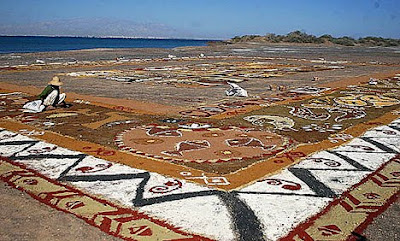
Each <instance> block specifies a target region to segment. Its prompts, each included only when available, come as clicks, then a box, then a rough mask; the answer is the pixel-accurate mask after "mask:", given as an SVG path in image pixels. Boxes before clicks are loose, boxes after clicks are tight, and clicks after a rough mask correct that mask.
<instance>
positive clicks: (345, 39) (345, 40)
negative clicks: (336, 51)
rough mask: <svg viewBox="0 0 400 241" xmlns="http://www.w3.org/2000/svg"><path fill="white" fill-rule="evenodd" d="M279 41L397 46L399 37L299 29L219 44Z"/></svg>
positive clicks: (238, 38) (399, 41) (246, 37)
mask: <svg viewBox="0 0 400 241" xmlns="http://www.w3.org/2000/svg"><path fill="white" fill-rule="evenodd" d="M248 42H262V43H279V44H283V43H285V44H316V45H342V46H361V47H378V46H379V47H397V46H400V39H393V38H382V37H374V36H368V37H363V38H358V39H354V38H352V37H349V36H342V37H333V36H331V35H329V34H324V35H321V36H319V37H317V36H314V35H311V34H307V33H304V32H301V31H294V32H291V33H288V34H286V35H276V34H266V35H264V36H260V35H244V36H236V37H234V38H232V39H229V40H226V41H222V42H221V43H220V44H233V43H248Z"/></svg>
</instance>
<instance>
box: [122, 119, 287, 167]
mask: <svg viewBox="0 0 400 241" xmlns="http://www.w3.org/2000/svg"><path fill="white" fill-rule="evenodd" d="M115 141H116V144H117V145H118V146H119V147H120V149H122V150H126V151H130V152H133V153H136V154H139V155H145V156H147V157H152V158H156V159H162V160H168V161H180V162H197V163H216V162H228V161H237V160H259V159H265V158H268V157H270V156H272V155H276V154H277V153H279V152H281V151H283V150H285V149H287V148H288V147H289V145H290V144H291V142H290V141H288V140H287V139H285V138H284V137H282V136H280V135H278V134H275V133H272V132H268V131H256V130H249V129H243V128H238V127H228V128H223V129H222V128H205V129H195V130H191V129H182V128H171V127H168V126H158V125H148V126H137V127H134V128H131V129H129V130H126V131H124V132H122V133H121V134H119V135H117V137H116V138H115Z"/></svg>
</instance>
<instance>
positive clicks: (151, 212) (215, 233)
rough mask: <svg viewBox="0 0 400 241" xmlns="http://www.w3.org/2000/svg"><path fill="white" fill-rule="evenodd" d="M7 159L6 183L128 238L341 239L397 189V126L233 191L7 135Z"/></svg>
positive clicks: (0, 174)
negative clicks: (89, 207) (89, 204)
mask: <svg viewBox="0 0 400 241" xmlns="http://www.w3.org/2000/svg"><path fill="white" fill-rule="evenodd" d="M0 153H1V156H2V157H3V159H2V161H1V162H0V178H1V179H2V180H3V181H5V182H7V183H9V184H10V185H14V186H15V187H18V188H19V189H21V190H24V191H26V192H28V193H29V194H30V195H31V196H33V197H34V198H36V199H38V200H39V201H41V202H43V203H46V204H48V205H50V206H53V207H55V208H58V209H60V210H64V211H66V212H69V213H73V214H74V215H76V216H78V217H80V218H83V219H84V220H85V221H86V222H88V223H90V224H92V225H94V226H97V227H99V228H100V229H101V230H103V231H105V232H107V233H110V234H113V235H115V236H118V237H121V238H124V239H126V240H130V239H131V238H134V239H139V240H155V238H156V239H160V240H178V239H179V240H184V239H188V240H206V239H207V238H209V239H216V240H279V239H282V240H328V239H329V240H344V239H346V238H347V237H349V236H351V232H352V231H354V230H355V231H358V232H360V231H361V230H362V228H363V227H364V226H365V225H366V223H368V222H370V221H371V220H372V218H373V217H374V216H376V215H378V214H379V213H380V212H382V211H383V210H384V209H385V207H387V206H388V205H389V204H390V203H391V202H393V201H394V200H396V195H398V193H399V191H400V179H399V178H400V175H399V173H400V156H399V153H400V119H397V120H395V121H393V122H392V123H390V124H388V125H383V126H379V127H376V128H374V129H371V130H369V131H367V132H366V133H364V134H363V135H361V136H360V137H358V138H354V139H353V140H351V141H350V142H347V143H345V144H343V145H341V146H338V147H336V148H334V149H330V150H323V151H319V152H316V153H314V154H312V155H310V156H308V157H306V158H305V159H303V160H302V161H300V162H299V163H297V164H295V165H292V166H290V167H288V168H285V169H283V170H282V171H280V172H279V173H276V174H274V175H270V176H267V177H265V178H261V179H259V180H257V181H256V182H254V183H251V184H249V185H247V186H245V187H242V188H239V189H235V190H231V191H222V190H219V189H215V188H213V187H212V186H203V185H199V184H196V183H192V182H191V181H190V180H191V179H192V180H193V179H196V178H197V179H199V178H200V179H204V180H205V181H209V182H211V183H212V182H213V181H215V180H212V179H210V178H209V177H206V176H201V175H200V176H198V175H197V176H196V175H193V174H192V173H190V172H185V173H181V174H182V178H181V179H179V178H171V177H168V176H163V175H160V174H157V173H154V172H148V171H145V170H140V169H136V168H132V167H129V166H125V165H122V164H117V163H113V162H109V161H106V160H103V159H99V158H96V157H93V156H90V155H87V154H84V153H82V152H77V151H72V150H68V149H65V148H62V147H60V146H57V145H54V144H50V143H47V142H44V141H40V140H37V139H33V138H31V137H28V136H25V135H21V134H19V133H16V132H11V131H8V130H5V129H3V130H1V132H0ZM42 180H46V182H44V181H42ZM217 181H221V180H217ZM60 182H61V183H63V184H60ZM51 185H54V187H52V186H51ZM43 186H46V189H47V191H48V190H51V189H53V188H54V192H52V193H50V192H46V191H43V190H42V191H38V190H39V189H40V188H42V187H43ZM70 186H71V187H70ZM35 187H37V188H35ZM56 187H57V188H61V187H62V188H64V189H68V191H66V190H59V189H57V188H56ZM116 189H118V190H119V191H118V192H115V190H116ZM79 190H82V191H79ZM66 193H68V195H67V194H66ZM84 193H89V196H87V195H86V194H84ZM90 195H96V196H97V195H100V196H102V197H104V198H105V199H107V200H112V202H115V201H116V202H118V203H120V204H122V205H123V206H124V208H120V207H117V206H115V205H112V204H110V202H109V201H101V200H100V199H96V198H91V196H90ZM72 196H79V197H80V198H81V199H85V200H84V201H82V200H75V201H71V200H67V199H68V198H71V197H72ZM64 198H66V199H65V200H67V201H68V202H66V201H63V200H64ZM90 198H91V199H90ZM88 199H90V200H91V201H89V200H88ZM89 202H90V203H91V205H92V207H97V208H94V209H93V208H92V209H91V210H95V211H96V212H97V213H96V214H88V213H87V209H86V207H87V206H86V205H88V203H89ZM98 202H102V203H103V205H101V206H96V205H97V204H96V203H98ZM61 203H63V205H64V206H62V207H63V208H64V209H63V208H62V207H61V206H60V205H61ZM105 203H106V204H105ZM65 207H68V210H66V208H65ZM111 207H112V208H111ZM107 208H109V209H113V210H106V209H107ZM129 210H130V211H129ZM128 213H129V214H128ZM332 213H334V214H335V215H339V214H340V215H342V216H343V217H346V219H344V218H338V216H335V215H331V214H332ZM128 217H129V218H128ZM160 220H163V221H160ZM343 220H352V222H351V224H346V223H344V221H343ZM118 223H119V224H118ZM116 225H117V226H116ZM296 227H297V228H296ZM157 235H159V236H157Z"/></svg>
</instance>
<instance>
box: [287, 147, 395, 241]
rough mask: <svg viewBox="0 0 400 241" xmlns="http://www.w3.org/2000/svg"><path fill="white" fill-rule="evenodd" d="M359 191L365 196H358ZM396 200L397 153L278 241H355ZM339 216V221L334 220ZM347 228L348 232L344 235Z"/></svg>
mask: <svg viewBox="0 0 400 241" xmlns="http://www.w3.org/2000/svg"><path fill="white" fill-rule="evenodd" d="M393 170H394V171H393ZM362 190H365V191H368V193H365V194H363V195H360V194H361V192H362ZM363 196H364V197H363ZM399 197H400V154H398V155H396V156H395V157H393V158H392V159H391V160H390V161H388V162H387V163H385V164H384V165H382V166H381V167H380V168H378V169H377V170H376V171H375V172H373V173H371V174H369V175H368V176H367V177H365V178H364V179H363V180H362V181H361V182H359V183H357V184H355V185H354V186H353V187H352V188H351V189H350V190H348V191H346V192H344V193H343V194H342V195H341V196H340V197H339V198H337V199H335V200H333V201H332V202H330V203H329V205H328V206H327V207H326V208H325V209H324V210H323V211H322V212H320V213H318V214H317V215H315V216H313V217H311V218H309V219H308V220H307V221H306V222H305V223H302V224H300V225H298V226H297V227H296V228H295V229H293V230H292V231H291V232H290V233H289V234H288V235H287V236H285V237H283V238H280V239H279V241H295V240H296V241H300V240H302V241H317V240H331V241H335V240H337V241H341V240H349V241H350V240H358V238H357V237H356V236H355V235H360V233H362V232H363V231H364V230H365V229H366V228H367V226H368V225H369V224H370V223H372V221H373V220H374V218H376V217H377V216H378V215H380V214H381V213H383V212H384V211H385V210H386V209H387V208H388V207H389V206H390V205H391V204H392V203H394V202H395V201H396V200H397V199H398V198H399ZM339 215H340V218H337V216H339ZM347 220H351V221H352V222H347ZM348 229H350V232H346V231H347V230H348ZM342 230H343V231H342Z"/></svg>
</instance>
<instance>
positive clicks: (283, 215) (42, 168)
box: [0, 61, 400, 241]
mask: <svg viewBox="0 0 400 241" xmlns="http://www.w3.org/2000/svg"><path fill="white" fill-rule="evenodd" d="M293 68H295V67H293V66H271V64H269V63H265V62H254V63H251V64H250V63H242V62H234V61H232V62H231V63H226V62H216V63H212V64H208V65H205V64H197V65H190V64H187V65H184V66H183V67H182V66H181V67H180V69H177V68H176V67H174V66H164V67H162V68H159V67H157V68H156V67H147V68H143V69H135V70H132V71H128V72H124V71H119V70H115V71H114V70H110V71H85V72H74V73H69V75H70V76H74V77H82V76H84V77H90V76H94V77H100V78H111V79H114V80H116V81H122V82H135V81H142V80H143V81H147V82H149V83H150V82H151V84H161V83H166V82H168V84H174V85H177V84H179V85H180V87H182V86H181V85H183V84H185V85H195V84H197V85H201V86H206V87H207V86H210V85H217V84H223V83H226V82H228V81H229V82H240V81H239V79H241V80H243V78H242V77H246V78H249V79H252V78H254V79H255V78H257V79H260V78H269V77H271V75H274V74H275V75H278V74H279V75H281V74H284V75H286V74H290V73H291V72H293V71H294V72H295V71H319V70H321V71H322V70H325V69H324V68H325V67H324V68H322V67H314V69H310V70H308V69H305V67H304V68H303V67H301V66H300V67H296V68H295V69H293ZM302 68H303V69H302ZM319 68H320V69H319ZM328 69H329V67H328ZM249 70H251V74H249V73H248V72H249ZM167 74H168V75H169V77H168V78H167V76H166V75H167ZM200 76H201V77H200ZM238 77H241V78H238ZM144 78H145V79H144ZM235 78H237V80H235ZM188 81H189V82H190V83H189V82H188ZM399 83H400V82H399V79H398V78H395V77H394V78H387V79H382V80H376V83H375V82H374V84H360V85H357V86H348V87H346V88H337V89H331V88H324V87H311V86H304V87H300V88H294V89H290V88H289V89H284V90H282V91H281V92H279V93H278V94H276V95H275V96H272V97H271V96H269V95H268V96H267V95H265V96H264V95H260V96H253V97H249V98H243V99H241V100H239V99H233V100H232V99H230V100H223V101H220V102H218V103H212V104H205V105H201V106H195V107H193V106H192V107H187V109H185V110H181V109H179V110H178V109H173V107H171V114H165V115H161V114H158V115H156V114H151V113H143V112H137V111H135V110H134V109H130V108H126V107H121V106H106V105H103V106H100V105H98V104H96V103H91V102H89V101H85V100H80V99H79V100H75V101H73V106H72V107H71V108H68V109H56V110H49V111H45V112H42V113H36V114H33V113H24V112H23V110H22V109H21V106H22V105H23V104H24V103H25V102H27V101H29V100H32V99H34V98H35V97H33V96H29V95H27V94H24V93H20V92H8V91H7V90H5V89H4V90H1V94H0V118H1V119H0V127H1V128H2V129H1V131H0V156H1V161H0V179H1V180H3V181H4V182H6V183H8V184H10V185H11V186H14V187H16V188H18V189H20V190H22V191H24V192H26V193H28V194H29V195H31V196H32V197H33V198H35V199H37V200H39V201H40V202H42V203H44V204H46V205H49V206H51V207H54V208H56V209H59V210H62V211H64V212H67V213H71V214H73V215H75V216H77V217H78V218H81V219H83V220H85V221H86V222H87V223H89V224H91V225H93V226H95V227H98V228H100V229H101V230H103V231H104V232H107V233H109V234H111V235H114V236H117V237H120V238H122V239H125V240H305V241H306V240H346V239H348V238H350V237H351V236H352V232H356V233H357V232H361V231H362V230H363V229H364V228H365V226H366V224H368V223H370V222H371V221H372V219H373V218H374V217H375V216H376V215H378V214H379V213H381V212H383V211H384V210H385V209H386V208H387V206H388V205H390V203H392V202H394V201H395V200H396V199H397V198H398V195H399V190H400V179H399V168H400V119H399V110H400V99H399V96H400V85H399ZM186 87H187V86H186ZM115 190H118V191H117V192H116V191H115ZM99 196H101V197H102V198H98V197H99ZM114 202H116V203H118V205H116V204H114ZM261 204H262V205H261ZM193 207H196V209H194V208H193ZM339 217H346V218H347V220H352V222H351V224H349V223H345V222H344V219H343V218H339Z"/></svg>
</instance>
